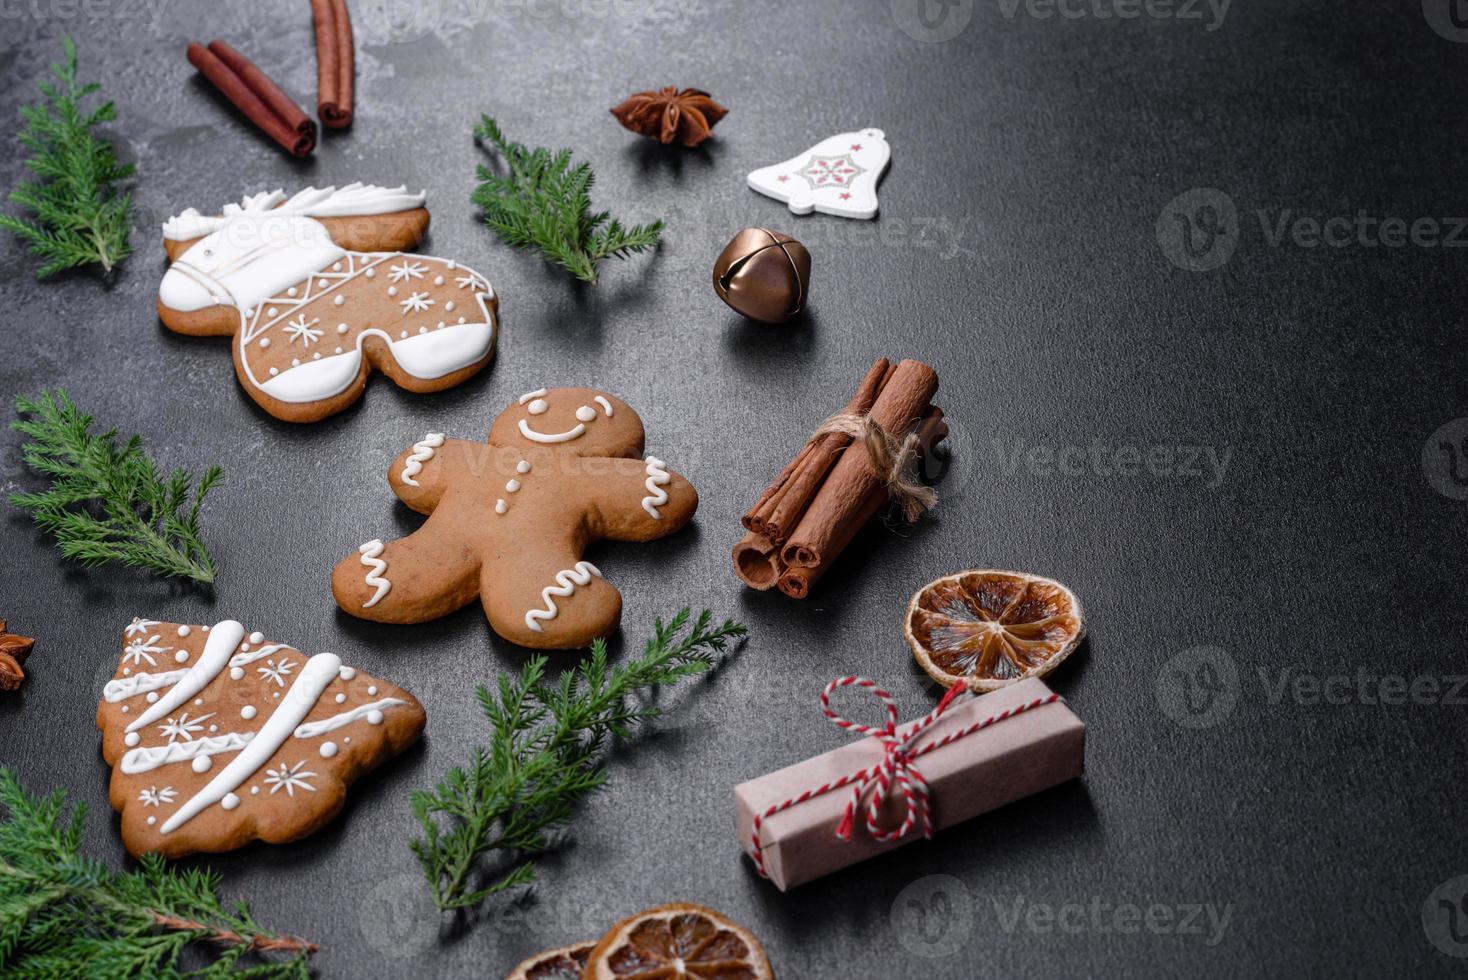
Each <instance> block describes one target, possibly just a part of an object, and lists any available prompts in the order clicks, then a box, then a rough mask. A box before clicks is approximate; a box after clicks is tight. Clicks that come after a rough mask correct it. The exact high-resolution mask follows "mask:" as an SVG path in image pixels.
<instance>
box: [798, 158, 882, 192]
mask: <svg viewBox="0 0 1468 980" xmlns="http://www.w3.org/2000/svg"><path fill="white" fill-rule="evenodd" d="M865 169H866V168H865V167H861V166H858V165H857V163H856V161H855V160H853V159H851V154H850V153H845V154H842V155H841V156H839V157H818V156H812V157H811V158H810V160H809V162H807V163H806V165H805V166H804V167H802V168H800V170H799V172H798V174H797V176H800V177H803V178H805V182H806V183H807V184H809V185H810V186H811V187H812V188H816V187H850V186H851V182H852V181H853V180H855V179H856V175H857V174H860V173H862V172H864V171H865Z"/></svg>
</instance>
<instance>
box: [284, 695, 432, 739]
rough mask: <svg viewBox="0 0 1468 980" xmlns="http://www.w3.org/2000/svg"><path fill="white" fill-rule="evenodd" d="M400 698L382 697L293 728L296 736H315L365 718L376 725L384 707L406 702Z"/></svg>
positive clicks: (379, 722) (380, 720)
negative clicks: (379, 699)
mask: <svg viewBox="0 0 1468 980" xmlns="http://www.w3.org/2000/svg"><path fill="white" fill-rule="evenodd" d="M407 703H408V702H406V701H404V700H403V699H402V698H383V699H382V700H381V701H373V702H372V703H371V704H363V705H358V706H357V707H355V708H353V709H352V710H351V711H343V712H342V713H341V714H339V715H332V716H331V717H330V718H322V719H321V720H320V721H308V722H306V724H304V725H301V726H299V727H297V728H296V730H295V737H296V738H315V737H316V736H318V735H325V734H326V733H327V732H334V731H336V730H337V729H338V728H344V727H346V726H347V725H350V724H351V723H352V722H354V721H357V720H359V719H362V718H366V719H367V721H368V723H369V724H373V725H378V724H381V723H382V712H383V709H385V708H391V707H393V706H394V705H399V704H407Z"/></svg>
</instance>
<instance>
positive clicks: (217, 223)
mask: <svg viewBox="0 0 1468 980" xmlns="http://www.w3.org/2000/svg"><path fill="white" fill-rule="evenodd" d="M426 200H427V195H426V194H425V193H424V192H422V191H420V192H418V193H417V194H410V193H408V188H407V187H406V186H398V187H379V186H377V185H376V184H360V183H353V184H348V185H347V186H346V187H342V188H340V189H338V188H336V187H324V188H320V189H318V188H315V187H307V188H306V189H305V190H303V191H300V192H299V193H297V194H295V195H294V196H292V197H291V198H290V199H289V200H287V199H286V196H285V192H284V191H281V190H275V191H264V192H261V193H259V194H253V195H250V196H248V197H246V198H244V199H243V200H241V201H240V203H239V204H227V205H225V207H224V214H223V215H222V216H217V217H216V216H208V215H201V214H200V213H199V212H198V211H197V210H195V209H194V208H189V209H188V210H186V211H184V212H182V213H181V214H176V215H174V216H173V217H171V218H169V219H168V220H167V221H165V222H164V223H163V237H164V238H166V239H168V240H170V241H176V242H177V241H189V240H190V239H193V238H199V237H200V236H202V235H208V234H210V233H212V232H216V231H218V230H219V229H220V228H222V227H224V222H225V221H226V220H227V219H228V218H230V217H232V216H233V215H235V214H239V213H241V212H251V211H255V212H265V211H271V212H274V213H276V214H300V215H305V216H306V217H310V218H345V217H350V216H353V215H364V214H389V213H392V212H396V211H412V210H415V209H417V208H421V207H423V204H424V202H425V201H426Z"/></svg>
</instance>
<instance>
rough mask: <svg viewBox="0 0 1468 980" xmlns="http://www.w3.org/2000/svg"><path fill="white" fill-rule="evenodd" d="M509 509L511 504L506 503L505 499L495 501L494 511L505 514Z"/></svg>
mask: <svg viewBox="0 0 1468 980" xmlns="http://www.w3.org/2000/svg"><path fill="white" fill-rule="evenodd" d="M509 509H510V505H509V504H507V503H505V502H504V501H503V500H496V501H495V502H494V512H495V513H496V514H503V513H504V512H505V511H507V510H509Z"/></svg>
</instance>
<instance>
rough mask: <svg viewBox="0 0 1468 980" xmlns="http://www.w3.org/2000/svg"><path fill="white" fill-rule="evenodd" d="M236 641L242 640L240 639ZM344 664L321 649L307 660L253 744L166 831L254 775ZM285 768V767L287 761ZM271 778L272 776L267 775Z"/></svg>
mask: <svg viewBox="0 0 1468 980" xmlns="http://www.w3.org/2000/svg"><path fill="white" fill-rule="evenodd" d="M235 642H236V643H238V640H236V641H235ZM231 647H233V645H231ZM341 665H342V662H341V658H340V657H338V656H336V654H333V653H318V654H316V655H315V656H314V657H311V658H310V659H309V660H307V661H306V665H305V667H303V668H302V669H301V673H300V676H299V677H297V678H296V682H295V684H293V685H291V689H290V697H288V698H286V699H285V700H284V701H283V702H281V704H280V707H278V708H276V709H275V712H274V713H273V714H272V715H271V716H270V718H269V719H268V720H267V721H266V722H265V724H264V725H263V726H262V727H261V728H260V731H259V732H257V733H256V734H255V737H254V738H252V739H251V740H250V744H249V745H248V746H246V747H245V748H244V750H243V751H241V752H240V754H239V755H237V756H235V758H234V760H233V761H232V762H230V764H229V765H227V766H225V767H224V769H223V770H222V771H221V772H220V773H219V775H217V776H215V777H214V778H213V779H212V780H210V782H209V785H207V786H205V787H204V788H203V789H201V790H200V791H199V792H198V793H197V794H195V795H194V797H193V798H192V799H190V800H189V801H188V802H186V803H185V804H183V806H181V807H179V808H178V810H177V811H176V812H175V813H174V814H173V816H171V817H169V818H168V821H167V822H166V823H165V824H164V825H163V833H165V834H167V833H171V832H172V831H174V830H177V829H178V828H179V827H182V826H183V825H184V824H185V823H187V822H188V821H190V820H192V819H193V818H194V817H195V816H197V815H198V814H199V813H200V812H202V811H203V810H204V809H205V808H206V807H209V806H211V805H212V804H214V803H217V802H218V801H219V800H221V799H223V798H224V796H225V794H226V793H232V792H234V791H235V790H236V789H238V788H239V787H240V785H241V784H242V783H244V781H245V780H247V779H249V778H250V777H251V776H252V775H254V774H255V773H256V772H257V771H258V770H259V769H260V767H261V766H263V765H264V764H265V763H266V762H267V761H268V760H269V759H270V757H271V756H273V755H274V754H275V753H276V752H277V751H278V750H279V749H280V747H281V746H282V745H283V744H285V740H286V739H287V738H289V737H290V734H291V732H292V731H293V730H294V729H295V727H296V726H297V725H299V724H300V723H301V720H302V719H303V718H305V717H306V715H307V714H308V713H309V712H310V711H311V709H312V708H313V707H314V706H315V705H316V701H317V700H318V699H319V698H320V697H321V692H322V691H324V690H325V689H326V685H327V684H330V683H331V681H332V680H333V679H334V678H335V677H336V676H337V672H338V671H339V670H341ZM282 768H284V766H283V765H282ZM292 772H293V773H294V770H292ZM268 781H269V777H267V782H268ZM276 788H279V787H278V786H277V787H276ZM273 791H274V790H272V792H273ZM291 795H294V794H291Z"/></svg>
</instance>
